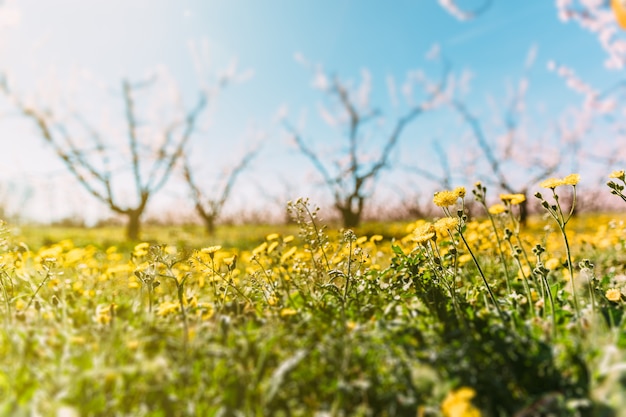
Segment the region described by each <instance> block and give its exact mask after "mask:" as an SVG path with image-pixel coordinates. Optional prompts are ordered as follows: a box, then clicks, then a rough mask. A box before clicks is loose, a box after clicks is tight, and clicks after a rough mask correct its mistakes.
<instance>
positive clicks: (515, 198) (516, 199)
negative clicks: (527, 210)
mask: <svg viewBox="0 0 626 417" xmlns="http://www.w3.org/2000/svg"><path fill="white" fill-rule="evenodd" d="M500 200H502V201H503V202H504V203H509V204H510V205H512V206H515V205H518V204H521V203H523V202H524V201H526V196H525V195H524V194H500Z"/></svg>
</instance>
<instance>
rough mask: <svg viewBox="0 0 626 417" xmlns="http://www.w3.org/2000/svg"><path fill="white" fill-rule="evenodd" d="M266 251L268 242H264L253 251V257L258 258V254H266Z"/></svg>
mask: <svg viewBox="0 0 626 417" xmlns="http://www.w3.org/2000/svg"><path fill="white" fill-rule="evenodd" d="M266 249H267V242H263V243H261V244H260V245H259V246H257V247H256V248H254V249H252V256H257V255H258V254H260V253H263V252H265V250H266Z"/></svg>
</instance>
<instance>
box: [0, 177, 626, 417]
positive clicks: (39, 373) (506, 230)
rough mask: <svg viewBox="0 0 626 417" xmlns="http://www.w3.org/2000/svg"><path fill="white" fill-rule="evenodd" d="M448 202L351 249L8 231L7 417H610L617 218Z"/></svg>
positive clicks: (320, 230) (308, 226)
mask: <svg viewBox="0 0 626 417" xmlns="http://www.w3.org/2000/svg"><path fill="white" fill-rule="evenodd" d="M481 190H482V189H481V188H478V197H479V199H480V193H481V192H483V191H481ZM448 193H449V194H440V195H439V196H438V197H437V196H436V197H435V204H436V205H438V206H440V207H441V208H442V218H441V219H438V220H436V219H433V220H432V221H427V220H416V221H415V222H412V223H406V224H402V223H394V224H385V223H376V224H366V225H364V226H363V227H362V228H360V229H357V230H354V231H352V230H337V229H336V228H328V229H327V228H326V227H325V226H324V222H323V221H322V220H320V219H318V218H317V215H316V212H315V209H314V207H312V206H311V205H310V204H309V203H308V202H307V201H306V200H299V201H297V202H295V203H293V204H292V205H291V207H290V208H291V211H292V215H293V217H294V220H295V223H294V224H293V225H289V226H245V227H244V226H241V227H223V228H221V229H218V234H217V235H216V236H214V237H211V238H207V237H206V236H205V235H204V234H203V232H202V229H201V228H200V227H171V228H166V227H159V228H157V227H147V228H146V229H145V230H144V238H145V240H146V241H145V242H124V241H123V239H122V237H123V235H124V234H123V230H122V229H121V228H119V229H116V228H104V229H71V228H43V227H27V226H22V227H20V228H17V227H14V226H12V225H6V227H5V230H4V233H3V237H4V242H3V244H2V252H1V259H0V284H1V288H0V308H1V309H2V317H3V323H2V328H1V331H0V355H1V356H0V357H1V359H0V415H3V416H4V415H6V416H29V415H42V416H64V417H65V416H111V415H120V416H195V415H198V416H439V415H443V416H455V417H457V416H481V415H482V416H513V415H515V416H540V415H546V416H547V415H557V416H569V415H572V416H574V415H580V416H613V415H622V414H623V411H622V410H624V409H625V407H626V389H625V388H626V387H625V386H624V384H625V383H624V381H626V379H625V378H624V376H625V374H624V372H625V371H624V370H625V369H626V328H625V327H626V323H625V321H624V319H623V310H624V302H625V295H624V294H626V292H625V291H626V267H625V265H626V214H624V213H615V214H602V215H591V214H582V215H580V216H574V217H571V218H570V217H569V216H568V212H567V210H565V209H563V210H565V212H561V211H560V210H561V207H560V206H559V207H556V206H554V207H550V206H549V208H548V209H547V211H546V213H548V215H547V216H537V217H533V218H532V219H531V221H530V222H529V224H528V225H527V226H520V225H519V223H518V220H517V217H516V213H517V210H516V207H515V206H516V204H517V203H518V201H516V200H511V199H508V200H507V199H506V198H504V199H503V202H502V203H503V205H502V207H500V208H497V207H496V208H494V207H493V206H492V207H490V208H489V212H490V213H491V214H489V216H488V217H485V218H482V219H477V220H472V221H469V220H468V219H466V218H465V217H464V215H463V210H462V208H463V202H464V199H465V197H464V195H465V192H464V190H462V192H461V190H460V189H457V190H452V191H448ZM487 208H488V207H486V206H485V213H487V212H488V211H487ZM457 209H459V210H460V211H459V212H458V213H457ZM550 209H552V210H553V212H551V211H550ZM550 213H552V214H556V216H551V215H550ZM559 216H560V217H559ZM435 220H436V221H435ZM568 249H569V250H568Z"/></svg>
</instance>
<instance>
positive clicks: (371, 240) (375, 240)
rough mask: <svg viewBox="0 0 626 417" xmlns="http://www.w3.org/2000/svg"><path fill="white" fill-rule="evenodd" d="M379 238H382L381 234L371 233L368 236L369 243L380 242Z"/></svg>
mask: <svg viewBox="0 0 626 417" xmlns="http://www.w3.org/2000/svg"><path fill="white" fill-rule="evenodd" d="M381 240H383V237H382V235H373V236H372V237H370V243H376V242H380V241H381Z"/></svg>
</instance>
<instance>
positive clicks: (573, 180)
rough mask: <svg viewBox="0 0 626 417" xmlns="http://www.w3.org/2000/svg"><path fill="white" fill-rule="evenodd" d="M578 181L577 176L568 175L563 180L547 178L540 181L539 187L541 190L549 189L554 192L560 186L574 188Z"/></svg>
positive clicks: (578, 176) (578, 177)
mask: <svg viewBox="0 0 626 417" xmlns="http://www.w3.org/2000/svg"><path fill="white" fill-rule="evenodd" d="M579 181H580V175H579V174H569V175H567V176H566V177H564V178H561V179H559V178H548V179H547V180H544V181H542V182H541V183H540V184H539V186H540V187H541V188H550V189H552V190H554V189H555V188H556V187H559V186H561V185H572V186H576V184H578V182H579Z"/></svg>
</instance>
